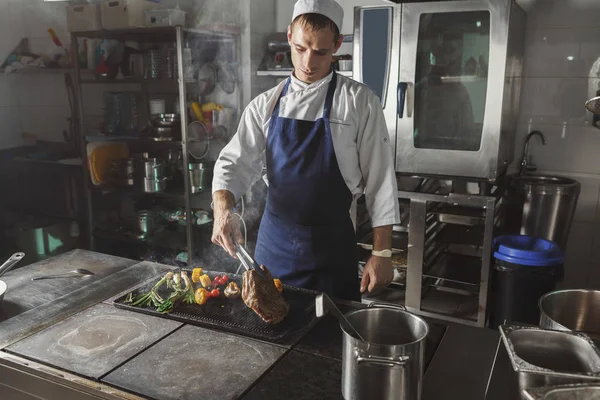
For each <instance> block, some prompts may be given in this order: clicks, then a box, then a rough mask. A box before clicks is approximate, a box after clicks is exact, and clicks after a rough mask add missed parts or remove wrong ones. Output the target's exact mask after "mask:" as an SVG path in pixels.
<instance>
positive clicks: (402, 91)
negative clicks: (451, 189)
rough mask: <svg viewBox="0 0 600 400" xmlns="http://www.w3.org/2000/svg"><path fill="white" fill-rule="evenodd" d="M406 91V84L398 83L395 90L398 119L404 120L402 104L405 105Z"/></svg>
mask: <svg viewBox="0 0 600 400" xmlns="http://www.w3.org/2000/svg"><path fill="white" fill-rule="evenodd" d="M407 90H408V82H398V88H397V89H396V95H397V97H398V99H397V100H398V106H397V111H396V112H397V113H398V118H400V119H402V118H404V104H405V103H406V92H407Z"/></svg>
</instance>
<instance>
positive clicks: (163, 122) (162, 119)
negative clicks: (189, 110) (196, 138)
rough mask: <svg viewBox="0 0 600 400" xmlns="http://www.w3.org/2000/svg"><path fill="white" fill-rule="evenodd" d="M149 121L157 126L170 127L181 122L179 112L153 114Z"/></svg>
mask: <svg viewBox="0 0 600 400" xmlns="http://www.w3.org/2000/svg"><path fill="white" fill-rule="evenodd" d="M150 122H151V123H152V125H153V126H155V127H157V128H172V127H176V126H179V125H180V124H181V117H180V116H179V114H154V115H152V117H150Z"/></svg>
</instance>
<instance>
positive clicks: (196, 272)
mask: <svg viewBox="0 0 600 400" xmlns="http://www.w3.org/2000/svg"><path fill="white" fill-rule="evenodd" d="M200 275H202V268H194V269H193V270H192V282H200Z"/></svg>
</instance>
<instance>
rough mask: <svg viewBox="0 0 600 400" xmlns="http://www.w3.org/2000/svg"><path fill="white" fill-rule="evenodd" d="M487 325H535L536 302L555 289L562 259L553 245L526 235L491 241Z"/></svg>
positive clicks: (555, 245) (560, 277) (502, 237)
mask: <svg viewBox="0 0 600 400" xmlns="http://www.w3.org/2000/svg"><path fill="white" fill-rule="evenodd" d="M493 249H494V265H493V270H492V285H491V291H490V294H491V298H490V300H491V303H492V308H491V315H490V325H491V327H493V328H497V327H498V326H499V325H502V324H503V323H505V322H508V323H511V322H520V323H525V324H531V325H537V324H538V322H539V319H540V311H539V309H538V300H539V298H540V297H541V296H542V295H544V294H546V293H548V292H552V291H554V290H555V289H556V283H557V282H558V281H559V280H561V279H562V274H563V268H564V262H565V256H564V253H563V252H562V250H561V249H560V248H559V247H558V245H557V244H556V243H553V242H551V241H549V240H546V239H541V238H536V237H532V236H526V235H506V236H500V237H497V238H495V239H494V242H493Z"/></svg>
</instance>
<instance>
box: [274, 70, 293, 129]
mask: <svg viewBox="0 0 600 400" xmlns="http://www.w3.org/2000/svg"><path fill="white" fill-rule="evenodd" d="M291 81H292V78H287V80H286V81H285V86H284V87H283V90H282V91H281V94H280V95H279V98H278V99H277V103H276V104H275V108H274V109H273V113H272V114H271V121H273V120H274V119H275V118H277V117H279V104H280V103H281V98H282V97H283V96H285V95H286V94H287V91H288V87H289V86H290V82H291Z"/></svg>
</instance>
